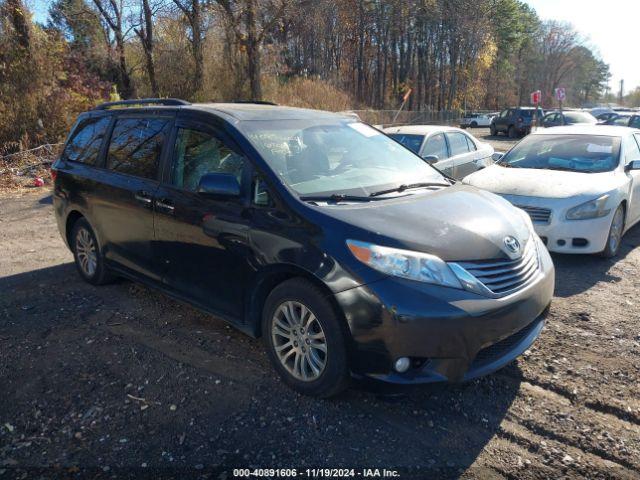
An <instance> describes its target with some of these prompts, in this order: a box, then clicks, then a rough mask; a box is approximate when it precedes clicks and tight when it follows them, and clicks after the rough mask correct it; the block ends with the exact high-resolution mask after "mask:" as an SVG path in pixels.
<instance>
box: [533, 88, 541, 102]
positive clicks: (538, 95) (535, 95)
mask: <svg viewBox="0 0 640 480" xmlns="http://www.w3.org/2000/svg"><path fill="white" fill-rule="evenodd" d="M540 102H542V92H541V91H540V90H536V91H535V92H531V103H533V104H538V103H540Z"/></svg>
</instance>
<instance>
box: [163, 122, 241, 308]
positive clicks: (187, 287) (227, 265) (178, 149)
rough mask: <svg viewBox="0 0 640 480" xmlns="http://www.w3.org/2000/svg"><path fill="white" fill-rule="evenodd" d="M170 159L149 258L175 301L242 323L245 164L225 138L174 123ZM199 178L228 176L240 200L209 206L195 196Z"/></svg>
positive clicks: (219, 200) (217, 201) (207, 201)
mask: <svg viewBox="0 0 640 480" xmlns="http://www.w3.org/2000/svg"><path fill="white" fill-rule="evenodd" d="M173 138H174V141H173V146H172V150H173V151H172V159H171V162H170V164H169V165H168V168H167V169H166V170H165V172H164V174H163V182H162V185H161V186H160V187H159V189H158V191H157V192H156V201H155V202H156V203H155V206H156V217H155V230H156V243H155V246H154V248H155V251H156V252H157V255H158V258H159V259H160V261H161V262H162V263H163V265H164V276H163V282H164V283H166V284H167V285H168V286H169V287H170V288H171V289H172V290H174V291H175V292H176V293H178V294H180V295H182V296H184V297H187V298H189V299H190V300H191V301H194V302H196V303H198V304H200V305H202V306H204V307H205V308H208V309H211V310H214V311H216V312H218V313H220V314H222V315H225V316H227V317H228V318H230V319H238V318H240V317H241V316H242V313H243V312H242V311H243V309H242V306H243V303H244V302H243V294H244V290H245V286H246V284H247V282H248V279H249V277H250V274H251V271H252V268H251V267H250V260H249V258H250V249H249V216H248V215H247V206H248V203H249V194H248V191H247V188H248V187H247V185H246V184H247V180H246V176H247V175H248V173H247V172H248V167H249V166H248V162H247V160H246V158H245V157H244V156H243V155H242V154H240V153H239V150H238V149H237V148H236V146H235V144H233V143H232V142H231V141H230V139H229V138H228V137H226V136H225V135H223V134H221V133H220V132H218V131H216V130H214V129H212V128H210V127H208V126H206V125H202V124H198V123H193V122H189V121H184V120H178V122H177V123H176V127H175V129H174V134H173ZM206 173H232V174H234V175H235V176H236V178H237V179H238V181H239V182H240V184H241V187H242V188H241V190H242V191H243V192H244V194H243V195H242V196H241V197H238V198H213V197H208V196H203V195H201V194H198V193H197V192H196V190H197V187H198V183H199V181H200V178H201V177H202V176H203V175H205V174H206Z"/></svg>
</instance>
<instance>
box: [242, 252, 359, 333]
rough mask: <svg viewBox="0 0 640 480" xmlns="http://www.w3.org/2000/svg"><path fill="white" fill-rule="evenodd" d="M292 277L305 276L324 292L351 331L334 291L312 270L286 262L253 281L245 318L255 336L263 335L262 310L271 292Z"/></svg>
mask: <svg viewBox="0 0 640 480" xmlns="http://www.w3.org/2000/svg"><path fill="white" fill-rule="evenodd" d="M292 278H304V279H305V280H307V281H309V282H310V283H312V284H313V285H315V286H316V287H317V288H318V289H319V290H321V291H322V292H324V294H325V298H326V299H327V300H328V301H329V303H330V304H331V306H332V307H333V309H334V311H335V312H336V315H338V317H339V318H340V319H341V320H342V321H343V324H344V326H345V327H346V331H347V332H349V327H348V325H347V321H346V319H345V317H344V312H343V311H342V309H341V308H340V306H339V305H338V302H337V300H336V298H335V296H334V292H332V291H331V290H330V289H329V287H327V285H326V284H325V283H324V282H322V281H321V280H320V279H319V278H318V277H316V276H315V275H313V274H312V273H311V272H309V271H307V270H305V269H303V268H301V267H298V266H296V265H289V264H284V265H274V266H272V267H268V268H267V269H266V270H264V271H262V272H260V273H259V274H258V276H257V278H256V280H255V281H254V282H253V285H252V287H251V288H250V289H249V291H250V293H249V298H248V302H247V309H246V311H245V315H244V317H245V318H244V320H245V324H246V325H247V327H248V329H249V331H250V332H252V334H253V336H255V337H261V336H262V311H263V308H264V304H265V301H266V300H267V297H268V296H269V294H270V293H271V292H272V291H273V289H274V288H276V287H277V286H278V285H280V284H281V283H283V282H285V281H287V280H290V279H292Z"/></svg>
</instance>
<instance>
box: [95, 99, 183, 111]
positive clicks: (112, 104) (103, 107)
mask: <svg viewBox="0 0 640 480" xmlns="http://www.w3.org/2000/svg"><path fill="white" fill-rule="evenodd" d="M137 105H162V106H168V107H171V106H180V105H191V104H190V103H189V102H187V101H186V100H180V99H179V98H132V99H130V100H120V101H117V102H105V103H102V104H100V105H98V106H97V107H95V108H94V110H108V109H110V108H115V107H126V106H137Z"/></svg>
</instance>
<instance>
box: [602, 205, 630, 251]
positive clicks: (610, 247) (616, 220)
mask: <svg viewBox="0 0 640 480" xmlns="http://www.w3.org/2000/svg"><path fill="white" fill-rule="evenodd" d="M624 220H625V219H624V207H623V206H622V205H620V206H619V207H618V208H617V209H616V213H614V214H613V218H612V219H611V226H610V227H609V235H608V236H607V245H606V246H605V248H604V250H603V251H602V252H600V256H601V257H604V258H613V257H615V256H616V255H617V254H618V251H619V250H620V244H621V243H622V232H623V231H624Z"/></svg>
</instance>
